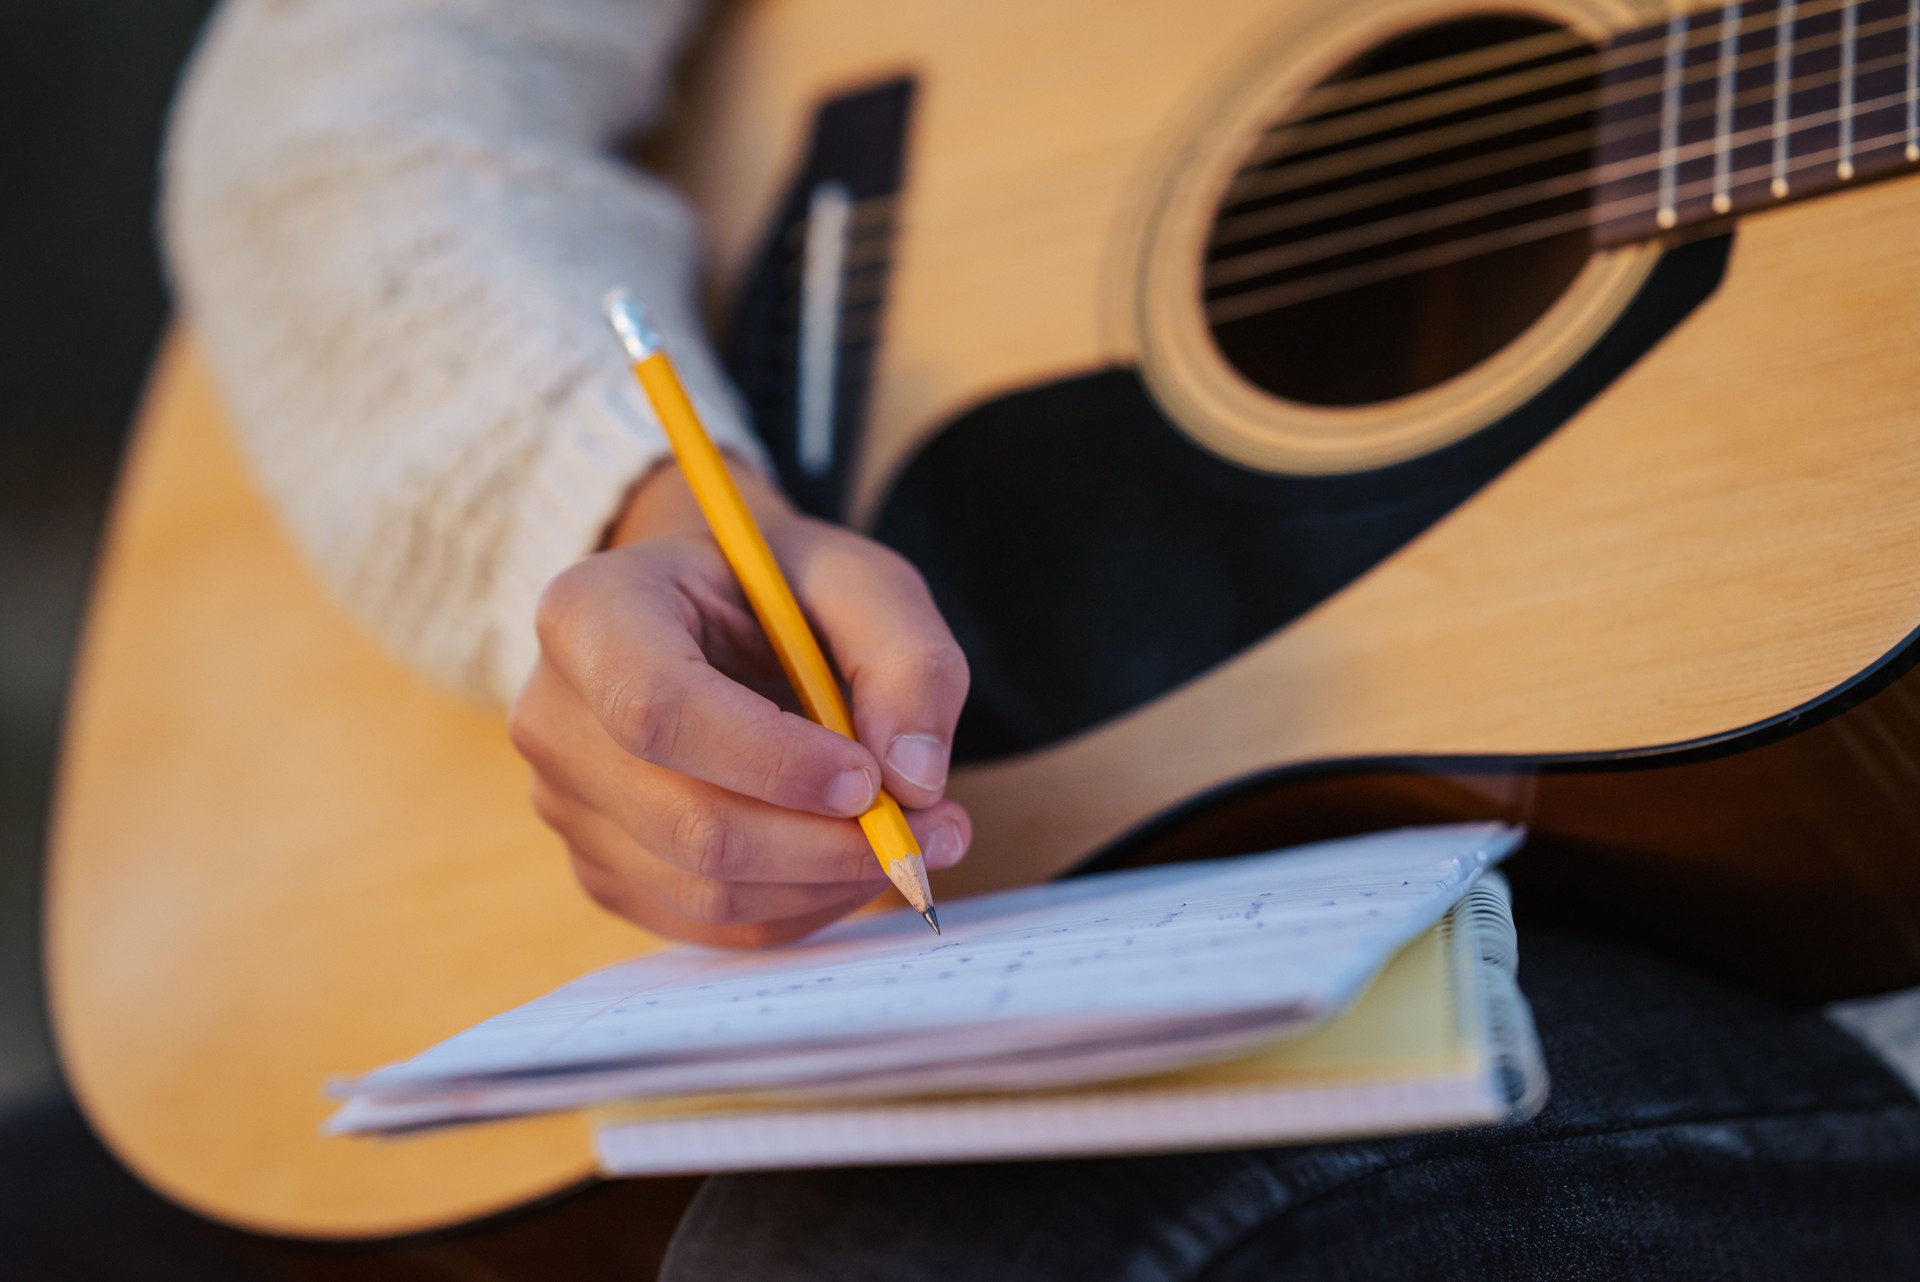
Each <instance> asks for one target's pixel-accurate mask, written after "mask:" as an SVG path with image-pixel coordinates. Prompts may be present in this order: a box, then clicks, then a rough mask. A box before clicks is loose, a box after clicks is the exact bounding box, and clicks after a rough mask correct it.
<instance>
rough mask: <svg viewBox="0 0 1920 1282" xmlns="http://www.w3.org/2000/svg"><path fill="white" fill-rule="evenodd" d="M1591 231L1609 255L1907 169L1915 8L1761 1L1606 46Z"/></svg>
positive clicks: (1915, 159)
mask: <svg viewBox="0 0 1920 1282" xmlns="http://www.w3.org/2000/svg"><path fill="white" fill-rule="evenodd" d="M1594 159H1595V162H1596V165H1597V167H1598V173H1597V175H1596V177H1597V182H1596V183H1595V186H1594V188H1593V205H1592V218H1593V233H1594V239H1595V240H1596V241H1597V242H1599V243H1600V244H1619V243H1622V242H1626V241H1631V240H1639V239H1643V238H1646V237H1648V236H1652V235H1657V234H1659V233H1661V232H1663V231H1666V230H1669V229H1672V228H1675V227H1680V226H1685V225H1688V224H1693V223H1700V222H1705V221H1711V220H1714V219H1720V218H1726V217H1729V216H1733V215H1738V214H1742V213H1748V212H1752V211H1755V210H1759V209H1765V208H1768V207H1770V206H1772V205H1776V204H1780V203H1782V202H1785V201H1790V200H1798V199H1803V198H1805V197H1808V196H1813V195H1818V194H1821V193H1823V192H1827V191H1831V190H1833V189H1834V188H1837V187H1844V186H1848V185H1850V184H1855V183H1861V182H1867V181H1871V180H1873V179H1876V178H1882V177H1886V176H1887V175H1889V174H1891V173H1894V172H1897V171H1901V170H1906V169H1909V168H1914V167H1916V164H1917V163H1920V0H1799V2H1796V0H1758V2H1755V3H1736V4H1729V5H1726V6H1724V7H1722V8H1717V9H1703V10H1699V11H1697V12H1694V13H1690V14H1680V15H1676V16H1675V17H1673V18H1671V19H1669V20H1667V21H1666V22H1663V23H1659V24H1657V25H1654V26H1650V27H1646V28H1642V29H1641V30H1638V31H1633V32H1629V33H1627V34H1625V35H1622V36H1620V37H1617V38H1616V39H1614V40H1613V42H1612V43H1611V44H1610V45H1609V47H1608V48H1607V50H1606V51H1605V54H1604V56H1603V59H1602V74H1601V92H1600V114H1599V121H1598V134H1597V137H1596V146H1595V149H1594Z"/></svg>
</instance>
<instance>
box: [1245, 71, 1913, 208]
mask: <svg viewBox="0 0 1920 1282" xmlns="http://www.w3.org/2000/svg"><path fill="white" fill-rule="evenodd" d="M1905 62H1906V55H1904V54H1891V55H1889V56H1887V57H1886V58H1876V59H1872V60H1870V61H1868V62H1866V63H1862V64H1860V66H1859V67H1858V68H1856V69H1855V74H1856V75H1860V74H1867V75H1871V74H1873V73H1874V72H1877V71H1884V70H1887V69H1890V68H1891V67H1894V66H1898V65H1902V64H1904V63H1905ZM1838 79H1839V76H1838V73H1825V72H1822V73H1815V74H1813V75H1810V76H1800V77H1797V78H1795V79H1794V80H1793V81H1792V82H1790V84H1789V86H1788V87H1789V88H1790V89H1791V90H1792V91H1794V92H1806V91H1808V90H1812V89H1817V88H1821V87H1823V86H1825V85H1827V84H1830V83H1836V82H1837V81H1838ZM1773 93H1774V87H1773V86H1772V85H1763V86H1756V87H1754V88H1753V89H1750V90H1748V91H1747V92H1745V93H1742V94H1729V95H1725V96H1724V103H1725V105H1727V106H1729V107H1741V106H1752V105H1755V104H1757V103H1763V102H1765V101H1766V100H1767V99H1768V98H1769V97H1770V96H1771V95H1772V94H1773ZM1721 105H1722V102H1721V101H1715V102H1703V103H1699V104H1696V109H1694V110H1683V111H1682V112H1681V113H1680V116H1679V123H1680V124H1681V125H1684V124H1687V123H1690V122H1694V121H1699V120H1702V119H1705V118H1707V117H1709V116H1714V115H1716V114H1717V113H1718V111H1719V109H1720V107H1721ZM1855 110H1856V111H1857V107H1856V108H1855ZM1665 115H1666V113H1665V112H1663V111H1661V110H1655V111H1651V112H1647V113H1644V114H1642V115H1640V116H1636V117H1632V118H1631V119H1629V120H1623V121H1617V122H1613V126H1612V132H1613V133H1614V136H1615V141H1619V140H1621V139H1623V138H1640V137H1647V136H1649V135H1652V134H1654V133H1655V132H1656V130H1657V128H1658V127H1659V126H1660V124H1662V123H1663V122H1664V119H1665ZM1628 129H1632V130H1634V132H1632V133H1627V132H1625V131H1626V130H1628ZM1604 132H1607V130H1605V129H1602V130H1585V129H1573V130H1569V131H1567V132H1566V133H1563V134H1559V135H1556V136H1554V137H1551V138H1548V139H1545V140H1543V141H1541V142H1537V143H1527V144H1522V145H1521V146H1518V147H1512V148H1508V149H1506V150H1504V151H1498V152H1491V153H1488V154H1487V155H1485V156H1477V157H1470V158H1468V159H1467V160H1464V161H1460V162H1456V163H1455V164H1453V165H1442V166H1433V167H1430V168H1427V169H1422V170H1419V171H1417V172H1416V173H1414V174H1410V175H1399V176H1394V177H1390V178H1384V179H1378V180H1376V181H1374V182H1372V183H1366V184H1361V185H1359V186H1356V187H1348V188H1343V189H1340V190H1337V191H1334V192H1330V193H1328V194H1327V195H1326V196H1324V197H1309V198H1308V199H1306V200H1302V201H1294V202H1290V203H1288V204H1285V205H1280V206H1276V207H1274V208H1272V209H1266V210H1261V211H1258V212H1256V213H1251V214H1240V215H1236V216H1233V217H1230V218H1226V219H1222V220H1221V221H1220V222H1218V223H1216V224H1215V225H1214V230H1213V233H1212V235H1210V236H1209V237H1208V241H1207V243H1208V244H1209V245H1212V246H1220V245H1232V244H1238V243H1239V242H1241V241H1244V240H1251V239H1253V238H1254V237H1256V236H1266V235H1271V234H1273V233H1275V232H1279V231H1285V230H1288V229H1290V228H1293V227H1300V226H1306V225H1309V224H1311V223H1314V222H1318V221H1320V220H1321V219H1323V218H1326V217H1329V216H1330V215H1331V214H1333V213H1346V212H1352V211H1353V210H1356V209H1366V208H1369V207H1370V206H1372V205H1386V204H1390V203H1392V202H1394V201H1396V200H1404V199H1406V198H1408V197H1410V196H1416V195H1421V194H1423V193H1425V192H1429V191H1438V190H1441V189H1444V188H1446V187H1449V186H1452V185H1454V184H1456V183H1458V182H1460V181H1463V180H1464V179H1466V178H1473V177H1490V176H1493V175H1495V174H1500V173H1506V172H1511V171H1514V170H1518V169H1522V168H1525V167H1526V166H1528V165H1532V164H1537V163H1539V161H1541V160H1544V159H1552V158H1553V157H1555V156H1560V155H1567V154H1569V153H1572V152H1577V151H1581V150H1585V149H1588V148H1592V147H1595V146H1596V141H1597V135H1599V134H1601V133H1604ZM1415 137H1419V135H1415ZM1731 137H1732V135H1731V134H1721V133H1718V132H1716V134H1715V137H1714V139H1712V140H1709V142H1708V143H1707V144H1706V145H1708V146H1715V145H1721V144H1725V143H1727V141H1728V140H1729V139H1730V138H1731ZM1689 147H1691V144H1689ZM1425 150H1427V148H1424V147H1423V148H1420V149H1419V151H1416V153H1415V154H1419V152H1420V151H1425ZM1683 150H1684V149H1683ZM1610 163H1612V164H1624V163H1634V164H1643V165H1649V166H1650V167H1651V168H1657V167H1658V166H1660V165H1662V164H1664V163H1665V161H1664V160H1662V159H1661V157H1660V156H1659V155H1658V154H1657V153H1655V152H1651V151H1650V152H1648V153H1646V154H1645V155H1642V156H1636V157H1632V158H1631V160H1630V161H1616V162H1610ZM1601 168H1604V166H1603V167H1601ZM1594 171H1595V169H1594V167H1592V166H1589V167H1588V168H1587V170H1586V172H1594ZM1280 172H1284V171H1280ZM1554 177H1555V180H1558V178H1559V177H1560V176H1559V175H1555V176H1554ZM1316 185H1318V182H1317V181H1316V182H1303V183H1300V184H1298V186H1302V187H1306V186H1316ZM1362 191H1364V192H1366V193H1367V195H1366V198H1364V199H1361V198H1354V197H1353V195H1352V194H1353V193H1355V192H1362ZM1222 207H1223V208H1229V207H1230V206H1222Z"/></svg>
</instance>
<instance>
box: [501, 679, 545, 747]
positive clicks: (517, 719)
mask: <svg viewBox="0 0 1920 1282" xmlns="http://www.w3.org/2000/svg"><path fill="white" fill-rule="evenodd" d="M507 741H508V742H509V743H511V744H512V745H513V750H514V751H515V752H517V753H519V754H520V756H521V757H522V759H524V760H525V761H527V762H528V763H529V764H537V763H539V762H541V761H543V760H545V759H546V755H547V736H546V727H545V725H544V724H543V722H542V720H541V717H540V714H539V713H538V712H537V711H536V710H535V709H534V706H533V700H532V699H530V698H528V697H527V696H526V695H525V694H522V695H521V696H520V697H519V698H518V699H515V700H514V701H513V707H512V709H510V710H509V711H508V713H507Z"/></svg>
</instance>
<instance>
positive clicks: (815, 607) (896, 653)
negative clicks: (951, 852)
mask: <svg viewBox="0 0 1920 1282" xmlns="http://www.w3.org/2000/svg"><path fill="white" fill-rule="evenodd" d="M804 528H805V529H806V530H807V531H808V533H807V535H806V536H805V537H804V538H801V539H799V540H798V541H797V542H796V544H795V546H794V549H793V552H792V560H793V573H794V578H795V590H796V591H797V592H798V593H799V594H800V596H801V599H802V600H804V601H805V602H806V603H807V608H808V609H809V610H810V611H811V612H812V614H813V617H814V619H815V620H816V621H817V623H818V625H819V628H820V632H821V640H822V641H823V642H824V643H825V644H826V646H827V647H828V649H829V650H831V651H832V653H833V658H834V662H835V663H836V664H837V665H838V666H839V668H840V671H841V673H842V674H843V675H844V676H845V677H846V679H847V683H848V684H849V685H850V686H851V687H852V690H853V721H854V728H855V730H856V731H857V733H858V734H859V737H860V742H861V743H863V744H865V745H866V746H867V747H868V749H869V750H870V751H871V752H872V753H873V754H874V756H875V757H877V758H879V760H880V763H881V766H882V769H883V772H884V773H883V776H882V777H883V779H884V781H885V783H886V786H887V788H888V790H890V791H891V792H892V793H893V794H894V796H895V797H896V798H897V799H899V801H901V802H902V803H903V804H904V805H907V806H909V807H925V806H930V805H932V804H933V803H934V802H935V801H937V800H939V798H940V795H941V793H942V792H943V791H944V790H945V788H946V786H947V765H948V762H949V760H950V758H951V757H952V753H953V730H954V726H955V724H956V723H957V722H958V721H959V719H960V706H961V704H963V703H964V702H966V697H967V661H966V656H965V655H963V654H962V653H961V651H960V646H959V644H958V643H957V642H956V641H955V640H954V639H953V633H952V631H951V630H950V629H949V628H948V627H947V622H946V620H945V619H944V618H942V617H941V615H940V610H939V607H938V606H936V605H935V604H934V601H933V594H932V593H930V592H929V591H928V590H927V585H926V581H925V580H924V579H922V578H921V577H920V572H919V571H918V570H916V569H914V568H913V566H912V565H911V564H910V563H908V562H907V561H906V560H905V559H904V558H902V557H899V556H897V555H895V554H894V553H892V552H890V551H888V550H887V549H885V548H883V547H881V546H880V545H878V544H876V543H872V542H869V541H867V540H865V539H861V538H859V537H857V536H854V535H850V534H847V533H846V532H844V531H839V530H832V529H829V528H826V527H822V526H820V525H819V524H818V523H810V524H809V525H807V526H806V527H804Z"/></svg>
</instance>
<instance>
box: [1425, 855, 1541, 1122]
mask: <svg viewBox="0 0 1920 1282" xmlns="http://www.w3.org/2000/svg"><path fill="white" fill-rule="evenodd" d="M1448 921H1449V926H1450V929H1451V933H1452V942H1453V946H1454V948H1456V949H1461V950H1465V951H1466V953H1467V956H1466V957H1464V958H1460V959H1458V960H1460V961H1464V962H1466V963H1467V964H1466V965H1462V966H1457V967H1456V969H1455V973H1456V974H1460V973H1466V974H1471V975H1472V976H1473V977H1474V981H1473V982H1474V990H1473V992H1472V993H1471V994H1469V998H1470V1007H1471V1008H1470V1009H1469V1010H1468V1011H1465V1012H1463V1014H1464V1016H1465V1017H1466V1018H1468V1019H1470V1020H1473V1021H1474V1022H1476V1023H1478V1024H1479V1025H1481V1026H1482V1027H1483V1028H1484V1029H1485V1034H1486V1035H1485V1038H1484V1044H1485V1045H1486V1046H1487V1047H1488V1048H1489V1049H1490V1051H1491V1053H1492V1055H1493V1064H1492V1067H1491V1072H1492V1075H1493V1078H1494V1081H1495V1082H1496V1084H1497V1085H1498V1087H1499V1089H1500V1091H1501V1092H1502V1094H1503V1095H1504V1096H1505V1098H1506V1101H1507V1104H1508V1107H1509V1108H1510V1109H1511V1110H1512V1111H1511V1112H1510V1113H1509V1115H1508V1117H1507V1124H1508V1125H1516V1124H1518V1123H1520V1122H1524V1121H1527V1120H1528V1119H1529V1118H1531V1117H1533V1116H1534V1114H1536V1113H1538V1112H1539V1111H1540V1108H1541V1106H1542V1105H1544V1104H1545V1103H1546V1102H1547V1071H1546V1065H1545V1064H1544V1063H1542V1062H1541V1059H1540V1042H1539V1038H1538V1037H1537V1036H1536V1035H1535V1033H1534V1027H1533V1011H1532V1009H1531V1008H1530V1007H1529V1006H1528V1005H1527V999H1526V998H1525V997H1524V996H1522V995H1521V993H1520V949H1519V940H1518V938H1517V936H1516V934H1515V932H1514V928H1513V900H1512V897H1511V894H1510V892H1509V891H1508V888H1507V881H1506V878H1504V877H1502V876H1501V875H1500V874H1499V873H1495V872H1489V873H1487V874H1486V875H1484V876H1483V877H1481V878H1480V880H1479V881H1477V882H1476V883H1474V886H1473V888H1472V889H1471V890H1469V891H1468V892H1467V893H1466V896H1465V897H1464V898H1463V899H1462V900H1461V901H1460V903H1459V904H1458V905H1457V906H1456V907H1455V908H1454V910H1453V912H1452V913H1451V914H1450V915H1449V918H1448Z"/></svg>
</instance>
